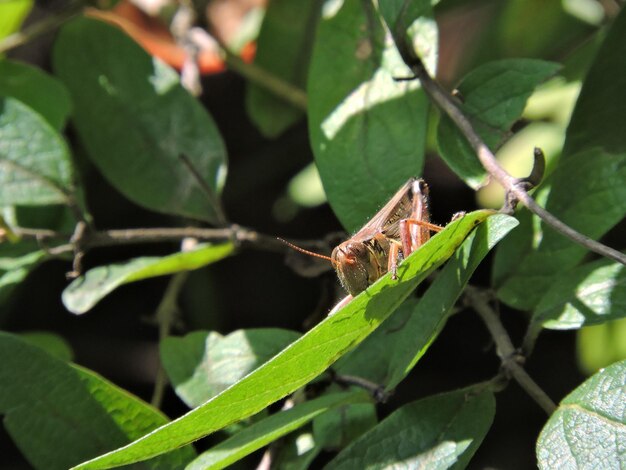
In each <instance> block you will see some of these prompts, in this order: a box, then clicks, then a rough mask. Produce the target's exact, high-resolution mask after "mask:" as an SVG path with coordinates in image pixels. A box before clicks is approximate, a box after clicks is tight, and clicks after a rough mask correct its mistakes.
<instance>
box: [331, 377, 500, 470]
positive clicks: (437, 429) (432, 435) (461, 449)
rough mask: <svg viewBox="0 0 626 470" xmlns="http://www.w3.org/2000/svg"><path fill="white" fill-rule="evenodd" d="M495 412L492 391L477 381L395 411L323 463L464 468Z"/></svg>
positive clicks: (334, 466) (339, 466)
mask: <svg viewBox="0 0 626 470" xmlns="http://www.w3.org/2000/svg"><path fill="white" fill-rule="evenodd" d="M494 414H495V398H494V396H493V394H492V393H491V392H489V391H481V390H480V388H479V387H478V386H476V387H474V388H467V389H462V390H456V391H454V392H449V393H444V394H441V395H435V396H432V397H428V398H424V399H423V400H419V401H416V402H413V403H410V404H408V405H405V406H403V407H401V408H400V409H398V410H396V411H394V412H393V413H392V414H391V415H389V417H388V418H386V419H384V420H383V421H381V423H380V424H379V425H378V426H376V427H375V428H374V429H372V430H371V431H369V432H368V433H366V434H365V435H363V436H362V437H361V438H360V439H358V440H357V441H355V442H354V443H352V445H350V446H348V447H347V448H346V449H344V450H343V451H342V452H341V453H339V455H338V456H337V457H336V458H335V459H334V460H332V461H331V462H330V463H329V464H328V465H326V467H324V468H325V470H331V469H353V468H367V469H372V470H374V469H383V468H396V467H397V468H429V469H446V468H457V469H461V468H465V466H466V465H467V463H468V462H469V460H470V459H471V458H472V456H473V455H474V453H475V452H476V449H478V446H479V445H480V443H481V442H482V440H483V438H484V437H485V434H487V431H488V430H489V428H490V427H491V422H492V421H493V416H494Z"/></svg>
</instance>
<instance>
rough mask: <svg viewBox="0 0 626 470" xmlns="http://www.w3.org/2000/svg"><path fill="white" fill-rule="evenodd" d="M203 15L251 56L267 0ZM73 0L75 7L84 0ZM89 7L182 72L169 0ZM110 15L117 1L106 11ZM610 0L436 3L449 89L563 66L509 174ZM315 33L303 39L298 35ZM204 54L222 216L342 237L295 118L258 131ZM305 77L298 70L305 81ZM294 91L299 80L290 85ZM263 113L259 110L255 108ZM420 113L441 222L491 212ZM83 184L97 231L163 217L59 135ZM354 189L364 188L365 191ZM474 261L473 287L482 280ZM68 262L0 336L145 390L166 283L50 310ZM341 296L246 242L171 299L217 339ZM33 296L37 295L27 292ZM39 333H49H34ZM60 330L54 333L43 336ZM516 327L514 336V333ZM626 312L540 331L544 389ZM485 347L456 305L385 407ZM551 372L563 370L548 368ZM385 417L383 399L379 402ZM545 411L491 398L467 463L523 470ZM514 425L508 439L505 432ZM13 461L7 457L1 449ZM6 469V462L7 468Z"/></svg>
mask: <svg viewBox="0 0 626 470" xmlns="http://www.w3.org/2000/svg"><path fill="white" fill-rule="evenodd" d="M196 3H201V4H202V5H200V7H199V11H206V12H207V16H206V18H201V20H202V22H203V23H204V24H207V25H211V27H212V28H214V29H215V32H216V34H217V35H218V36H221V38H222V39H223V40H224V41H225V42H226V43H227V44H229V46H230V47H231V48H232V49H233V50H234V51H238V52H239V53H240V54H241V55H242V57H244V58H245V59H247V60H250V59H252V57H253V55H254V46H253V44H254V42H255V41H256V39H257V37H258V34H259V32H260V31H261V24H262V19H263V15H264V12H265V7H266V5H265V2H264V1H263V0H256V1H252V0H249V1H247V0H237V1H234V0H229V1H218V0H213V1H210V0H205V1H201V0H197V2H196ZM79 6H80V7H82V5H79ZM68 7H69V8H75V7H76V5H75V3H74V2H66V1H63V0H54V1H32V0H0V41H2V38H7V37H10V35H11V34H12V33H15V32H17V31H19V30H21V29H22V30H23V28H28V27H29V26H30V25H34V24H37V23H38V22H40V21H42V20H43V21H45V20H47V19H49V18H52V17H53V16H54V15H56V14H58V12H60V11H61V12H62V11H64V10H65V9H66V8H68ZM90 7H91V8H94V9H98V10H100V11H101V12H103V14H106V15H112V14H115V15H118V20H119V22H120V24H123V25H124V26H125V27H126V29H127V30H132V31H131V32H132V35H133V37H135V38H136V39H138V40H140V42H141V43H142V44H143V45H144V47H146V48H147V49H148V50H149V51H150V52H151V53H154V54H157V55H160V56H161V57H162V58H163V59H164V60H166V61H167V62H169V63H170V64H171V65H172V66H174V67H178V68H180V67H181V65H182V63H181V57H182V56H184V52H181V51H180V50H177V49H176V47H175V46H176V45H175V43H174V42H173V41H172V40H171V38H169V39H168V35H169V33H168V32H167V30H168V27H167V24H168V21H169V20H171V18H172V14H173V11H174V10H175V6H174V5H172V4H171V3H169V2H168V1H166V0H163V1H162V2H149V1H139V0H136V1H135V2H134V3H133V2H130V1H128V0H122V1H120V2H114V1H107V0H102V1H97V0H96V1H94V2H93V3H92V4H91V6H90ZM111 8H113V10H111ZM619 8H620V4H619V3H618V2H617V1H615V0H506V1H504V0H441V1H440V2H438V3H437V5H436V6H435V13H436V19H437V23H438V26H439V36H440V51H439V63H438V77H439V79H440V80H441V81H442V82H443V84H444V85H446V86H448V87H454V86H456V85H457V84H458V83H459V80H460V78H461V77H462V76H463V75H464V74H465V73H467V72H468V71H470V70H472V69H474V68H475V67H476V66H478V65H480V64H483V63H486V62H488V61H492V60H495V59H503V58H508V57H532V58H540V59H546V60H550V61H555V62H558V63H561V64H562V65H563V69H562V70H561V72H560V76H559V78H555V79H552V80H550V81H548V82H546V83H544V84H543V85H541V86H540V87H539V88H538V89H537V90H536V91H535V92H534V93H533V95H532V96H531V98H530V99H529V101H528V103H527V106H526V108H525V110H524V114H523V119H522V120H521V121H520V122H518V123H517V124H516V128H515V130H516V131H517V132H516V133H515V135H514V137H513V138H511V139H510V140H509V141H508V142H507V143H506V144H505V145H503V146H502V147H501V148H500V149H499V150H498V152H497V157H498V158H499V160H500V161H501V162H502V164H503V165H504V167H505V168H506V169H507V170H509V171H510V172H511V173H512V174H514V175H516V176H525V175H527V174H528V173H529V170H530V166H531V164H532V162H531V158H530V156H531V155H532V149H533V148H534V147H541V148H542V149H543V150H544V152H545V154H546V157H547V159H548V172H549V171H550V169H551V168H552V167H553V166H554V162H556V161H557V160H558V158H559V155H560V152H561V150H562V147H563V142H564V135H565V129H566V126H567V124H568V122H569V118H570V115H571V112H572V109H573V106H574V104H575V101H576V98H577V96H578V93H579V91H580V86H581V80H582V78H583V77H584V75H585V72H586V70H587V68H588V67H589V65H590V62H591V60H592V59H593V56H594V53H595V51H596V49H597V47H598V45H599V44H600V42H601V40H602V38H603V37H604V34H605V25H606V24H608V23H609V22H610V20H611V18H612V17H614V16H615V15H616V14H617V12H618V10H619ZM55 35H56V31H55V30H52V31H51V32H48V33H47V34H44V35H41V36H37V37H34V38H33V39H32V40H30V41H28V42H27V43H25V44H24V45H22V46H20V47H17V48H14V49H12V50H11V51H10V52H9V53H8V57H9V58H12V59H17V60H22V61H25V62H28V63H31V64H33V65H36V66H38V67H40V68H42V69H44V70H50V68H51V47H52V44H53V42H54V39H55ZM309 40H310V41H312V38H311V37H310V38H309ZM203 60H204V61H201V65H202V67H201V72H202V76H201V80H200V83H201V85H202V90H203V92H202V94H201V95H200V97H199V99H200V101H201V102H202V104H203V105H204V106H206V108H207V109H208V110H209V111H210V113H211V115H212V116H213V117H214V119H215V122H216V124H217V126H218V128H219V131H220V133H221V135H222V137H223V139H224V142H225V145H226V148H227V151H228V155H229V174H228V179H227V181H226V185H225V187H224V194H223V204H224V207H225V210H226V212H227V213H228V214H229V216H230V219H231V220H232V221H234V222H236V223H238V224H240V225H242V226H246V227H252V228H254V229H256V230H259V231H261V232H263V233H267V234H271V235H276V236H283V237H293V238H301V239H323V238H324V237H325V236H327V235H328V234H329V233H333V232H337V231H338V230H339V231H340V230H341V226H340V225H339V223H338V221H337V219H336V218H335V216H334V214H333V213H332V211H331V210H330V209H329V207H328V205H327V204H326V198H325V194H324V190H323V186H322V184H321V182H320V179H319V174H318V172H317V170H316V167H315V166H314V165H313V164H312V160H313V157H312V153H311V149H310V146H309V137H308V130H307V124H306V122H305V118H304V114H303V113H301V112H298V111H297V110H296V111H294V113H293V116H292V118H291V119H290V120H288V121H287V122H285V123H284V124H283V125H282V126H281V127H282V128H271V129H268V128H266V127H264V126H263V125H262V124H260V122H263V121H262V118H260V117H259V116H256V117H255V113H254V112H250V110H251V107H252V108H253V109H254V105H253V104H251V102H252V101H254V100H255V99H258V97H256V98H255V96H254V93H255V91H254V89H252V88H251V86H250V85H248V84H247V83H246V81H245V79H243V78H242V77H241V75H239V74H238V73H236V72H234V71H233V70H232V69H229V68H228V67H226V66H225V65H224V63H223V62H222V60H221V58H219V57H206V58H205V59H203ZM304 76H305V75H303V77H304ZM299 85H300V86H301V87H303V88H304V87H305V85H306V84H305V83H304V82H303V81H301V82H300V83H299ZM256 106H258V103H257V105H256ZM438 119H439V116H438V113H437V111H436V110H434V109H432V108H431V111H430V114H429V121H428V134H427V135H428V144H427V150H426V161H425V168H424V177H425V179H426V180H427V181H428V182H429V184H430V187H431V201H432V202H431V204H432V211H433V220H434V221H436V222H438V223H445V222H446V221H448V220H449V219H450V217H451V215H452V214H453V213H455V212H457V211H461V210H465V211H469V210H472V209H474V208H476V207H499V206H500V205H501V201H502V197H503V193H502V190H501V189H500V187H499V186H497V185H495V184H488V185H486V186H485V187H483V188H481V189H480V190H479V191H478V192H477V193H474V192H473V191H472V190H470V189H469V188H467V187H466V186H465V185H464V184H463V183H462V182H461V181H460V180H459V179H458V178H457V177H456V176H455V175H454V174H453V173H452V172H451V171H450V170H449V169H447V167H446V166H445V165H444V164H443V163H442V162H441V160H439V158H438V157H437V145H436V135H435V134H436V131H435V130H436V124H437V122H438ZM67 133H68V136H69V139H70V141H71V142H72V143H73V145H74V149H75V154H76V155H75V157H76V161H77V163H78V165H79V167H80V169H81V173H82V175H83V178H84V181H85V187H87V188H89V190H88V192H87V197H88V204H89V207H90V210H91V213H92V214H93V216H94V218H95V219H96V220H97V221H98V225H99V228H103V229H104V228H124V227H158V226H167V225H170V224H171V223H172V218H171V217H169V216H165V215H162V214H157V213H155V212H151V211H148V210H146V209H144V208H141V207H139V206H137V205H135V204H133V203H132V202H130V201H129V200H127V199H126V198H124V197H123V196H121V195H120V194H119V193H118V192H117V191H116V190H114V189H113V188H112V187H111V186H110V185H109V184H108V183H107V182H106V181H105V180H104V178H103V177H102V176H101V175H100V174H99V173H98V172H97V171H96V170H95V168H94V167H93V165H92V163H90V161H89V160H88V159H87V158H85V156H84V155H82V154H81V153H82V152H83V149H81V148H80V144H79V143H78V142H77V140H76V139H75V134H74V131H73V130H72V129H71V128H70V129H68V130H67ZM367 190H368V189H367V188H363V191H367ZM625 231H626V226H624V224H623V223H622V224H621V225H618V226H617V227H616V228H614V229H613V230H611V231H610V232H609V233H608V234H607V235H606V236H605V238H604V240H605V241H606V243H607V244H609V245H611V243H612V242H613V241H617V240H623V239H624V236H625V235H626V233H625ZM175 248H176V247H175V245H173V244H161V245H145V246H141V247H139V248H138V247H132V246H131V247H116V248H106V249H99V250H94V251H92V252H90V253H89V254H88V256H87V257H86V259H85V266H86V267H87V268H89V267H92V266H97V265H100V264H105V263H111V262H114V261H118V260H123V259H127V258H129V257H131V256H136V255H137V250H138V249H139V250H140V251H141V253H140V254H141V255H146V256H147V255H165V254H167V253H170V252H171V251H172V249H175ZM487 265H488V263H485V264H484V265H483V266H481V267H480V268H479V270H478V273H477V278H476V279H475V280H474V282H475V283H477V284H484V285H487V284H488V275H489V273H488V270H487V268H486V266H487ZM68 270H69V264H68V262H65V261H59V260H57V261H52V262H48V263H46V264H44V265H41V266H40V267H38V268H36V269H35V270H34V272H32V273H30V274H29V275H28V277H27V279H26V280H25V281H24V282H23V283H21V284H20V285H19V286H18V287H17V288H16V289H15V290H14V292H12V295H11V296H10V298H9V299H8V301H6V302H4V303H3V304H2V306H0V325H1V328H2V329H4V330H8V331H12V332H23V333H24V335H25V337H26V338H28V339H30V340H33V341H36V342H37V343H38V344H42V343H46V344H48V346H47V347H46V349H48V350H51V351H55V352H56V354H59V355H60V356H61V357H73V359H74V361H76V362H77V363H79V364H81V365H84V366H86V367H88V368H91V369H94V370H97V371H99V372H100V373H102V374H103V375H104V376H106V377H107V378H109V379H110V380H112V381H113V382H115V383H116V384H118V385H120V386H122V387H124V388H126V389H128V390H130V391H132V392H134V393H136V394H138V395H139V396H141V397H143V398H145V399H149V398H150V394H151V392H152V388H153V384H154V380H155V377H156V374H157V368H158V360H159V359H158V343H157V337H158V331H157V328H156V325H155V322H154V312H155V309H156V308H157V304H158V302H159V300H160V299H159V297H158V296H155V295H154V292H162V291H163V290H164V289H165V286H166V284H167V280H166V279H163V278H157V279H151V280H147V281H144V282H143V283H138V284H133V285H129V286H127V287H124V288H122V289H119V290H118V291H116V292H115V293H113V294H112V295H110V296H109V297H107V298H106V299H105V300H103V301H102V302H101V303H100V304H98V305H97V306H96V307H95V308H94V309H93V311H92V312H91V313H90V314H89V315H86V316H83V317H76V316H73V315H71V314H69V313H68V312H67V311H66V310H65V308H64V307H63V305H62V303H61V296H60V293H61V291H62V290H63V289H64V287H65V286H66V280H65V273H66V272H67V271H68ZM338 292H339V286H338V284H337V281H336V280H335V276H334V273H333V272H331V271H330V269H329V270H327V271H326V272H324V273H323V274H322V275H321V276H317V277H315V278H304V277H301V276H298V275H297V274H295V273H294V272H293V271H292V270H291V269H290V268H289V267H288V266H287V265H286V264H285V260H284V259H283V257H282V256H280V255H277V254H273V253H267V252H259V251H246V252H244V253H243V254H241V255H239V256H237V257H231V258H228V259H226V260H224V261H222V262H221V263H219V264H216V265H214V266H209V267H207V268H203V269H200V270H197V271H194V272H192V273H191V274H190V275H189V278H188V281H187V283H186V286H185V288H184V291H183V295H182V298H181V311H182V316H181V318H180V319H179V323H180V325H181V329H180V330H178V331H181V332H182V331H193V330H198V329H207V330H213V331H218V332H220V333H223V334H226V333H228V332H231V331H233V330H237V329H240V328H255V327H282V328H289V329H292V330H297V331H303V330H304V329H305V328H307V327H309V326H310V325H311V324H313V323H315V322H316V321H317V320H319V319H320V318H322V316H323V315H324V314H325V312H326V311H328V308H329V307H330V306H331V305H332V304H333V301H334V299H335V297H336V296H337V294H338ZM34 293H36V294H34ZM502 318H503V321H504V322H505V324H506V326H507V328H508V329H509V331H511V333H512V335H513V336H514V337H515V339H517V340H519V337H520V335H522V334H523V331H524V326H525V324H526V321H527V319H526V318H525V316H524V314H523V313H520V312H516V311H512V310H510V309H507V308H504V307H503V311H502ZM44 331H45V332H46V333H44ZM51 333H55V335H51ZM516 335H517V336H516ZM624 338H626V321H624V320H620V321H615V322H612V323H607V324H604V325H599V326H593V327H587V328H583V329H581V330H580V331H578V332H577V333H575V332H555V331H546V332H545V333H544V336H542V338H541V340H540V342H539V343H538V345H537V351H536V352H535V353H534V357H537V358H541V359H540V360H531V361H530V362H529V363H528V370H529V372H530V373H531V375H532V376H533V377H534V378H535V379H536V380H537V381H538V382H539V383H541V384H542V386H543V387H544V389H545V390H546V391H547V392H548V394H549V395H551V396H555V397H560V396H563V395H564V394H565V393H567V392H568V391H569V390H571V389H572V388H573V387H574V386H575V385H577V384H578V383H580V382H581V380H582V379H583V377H584V375H586V374H591V373H593V372H595V371H596V370H598V369H599V368H601V367H604V366H605V365H607V364H610V363H611V362H614V361H616V360H618V359H621V358H624V357H626V349H625V347H624V345H625V344H626V341H625V340H624ZM489 347H490V340H489V338H488V335H487V333H486V332H485V331H484V329H483V328H482V325H480V323H479V322H478V321H476V319H475V318H474V317H473V316H472V315H471V314H469V313H467V312H462V313H460V314H458V315H455V316H454V317H453V318H452V319H451V320H450V324H449V325H448V328H446V329H445V330H444V332H443V333H442V335H441V337H440V338H439V339H438V341H437V342H436V343H435V344H434V346H433V347H432V349H431V351H430V354H428V355H427V356H426V357H425V358H424V359H423V361H422V362H420V364H419V366H418V372H419V373H418V374H417V377H409V378H408V379H407V380H405V381H404V382H403V383H402V384H401V385H400V386H399V388H398V390H397V393H396V396H395V398H394V401H395V403H396V404H397V403H403V402H405V401H408V400H410V399H413V398H414V397H415V395H416V394H417V395H418V396H426V395H429V394H432V393H434V392H439V391H441V390H448V389H452V388H455V387H460V386H463V385H465V384H466V383H467V382H468V381H472V380H474V379H475V378H476V377H477V376H478V377H481V376H483V377H485V378H486V377H488V376H489V375H490V374H491V373H492V372H493V370H494V369H495V368H496V367H497V362H496V359H495V357H493V356H489V359H488V360H485V349H487V348H489ZM555 371H558V373H555ZM164 409H165V411H166V413H167V414H169V415H170V416H177V415H179V414H181V413H182V412H183V411H184V410H185V409H186V408H185V407H184V405H183V404H182V403H181V402H180V401H178V399H177V398H176V396H175V395H174V393H173V392H171V391H168V392H167V395H166V400H165V402H164ZM382 409H383V413H384V412H385V407H384V406H383V407H382ZM543 422H544V416H543V413H542V412H541V410H539V409H538V408H537V407H536V406H534V404H533V403H532V402H531V401H530V399H529V398H528V397H527V396H525V395H524V394H523V392H521V391H520V390H519V389H518V388H517V387H509V388H508V389H507V390H506V391H504V392H503V393H502V394H500V395H498V413H497V414H496V418H495V422H494V426H493V429H492V430H491V431H490V432H489V434H488V436H487V437H486V439H485V442H484V445H483V446H482V447H481V448H480V449H479V451H478V452H477V454H476V457H475V459H474V460H473V462H472V467H473V468H484V467H486V466H492V467H503V468H520V469H521V468H530V467H532V466H534V462H535V458H534V445H535V444H534V443H535V439H536V436H537V434H538V431H539V430H540V429H541V426H542V425H543ZM512 429H514V431H512V432H511V430H512ZM0 446H1V448H2V452H1V455H2V456H3V457H2V460H3V462H0V466H2V467H3V468H27V467H24V465H25V464H24V462H22V461H21V460H20V457H19V453H18V452H17V450H16V449H15V448H14V447H13V444H12V443H11V441H10V439H8V437H7V436H6V435H5V434H2V435H1V437H0ZM6 456H11V457H6ZM6 465H8V466H6Z"/></svg>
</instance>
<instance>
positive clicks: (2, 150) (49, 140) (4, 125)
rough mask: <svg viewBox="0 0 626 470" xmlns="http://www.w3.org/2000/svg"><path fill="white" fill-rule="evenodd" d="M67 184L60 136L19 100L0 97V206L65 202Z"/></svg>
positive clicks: (68, 174)
mask: <svg viewBox="0 0 626 470" xmlns="http://www.w3.org/2000/svg"><path fill="white" fill-rule="evenodd" d="M71 185H72V166H71V161H70V156H69V153H68V149H67V146H66V144H65V142H64V141H63V139H62V138H61V136H60V135H59V134H58V133H57V132H56V131H55V130H54V129H53V128H52V127H51V126H50V124H48V123H47V122H46V121H45V120H44V119H43V117H41V116H40V115H39V114H37V113H36V112H34V111H33V110H32V109H31V108H29V107H28V106H26V105H25V104H23V103H22V102H20V101H18V100H16V99H15V98H6V97H5V98H3V97H0V207H2V206H11V205H16V204H20V205H45V204H62V203H66V202H67V200H68V194H69V192H70V190H71Z"/></svg>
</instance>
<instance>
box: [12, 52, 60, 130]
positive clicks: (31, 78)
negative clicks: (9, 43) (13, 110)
mask: <svg viewBox="0 0 626 470" xmlns="http://www.w3.org/2000/svg"><path fill="white" fill-rule="evenodd" d="M0 95H4V96H11V97H13V98H16V99H18V100H20V101H21V102H22V103H24V104H26V105H28V106H30V107H31V108H32V109H33V110H34V111H36V112H37V113H39V114H41V116H42V117H43V118H45V119H46V121H48V124H50V125H51V126H52V127H53V128H55V129H56V130H57V131H61V130H62V129H63V127H64V126H65V121H66V120H67V118H68V116H69V114H70V110H71V107H72V103H71V100H70V94H69V92H68V91H67V89H66V88H65V86H63V84H62V83H61V82H60V81H58V80H57V79H55V78H54V77H52V76H50V75H48V74H46V73H44V72H43V71H42V70H40V69H38V68H36V67H32V66H30V65H27V64H23V63H21V62H17V61H14V60H6V59H5V60H0Z"/></svg>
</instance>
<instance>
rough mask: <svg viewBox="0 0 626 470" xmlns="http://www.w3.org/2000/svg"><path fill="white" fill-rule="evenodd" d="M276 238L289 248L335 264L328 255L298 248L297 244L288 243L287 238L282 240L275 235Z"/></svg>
mask: <svg viewBox="0 0 626 470" xmlns="http://www.w3.org/2000/svg"><path fill="white" fill-rule="evenodd" d="M276 239H277V240H280V241H281V242H283V243H284V244H285V245H287V246H288V247H289V248H293V249H294V250H296V251H299V252H300V253H304V254H305V255H309V256H315V257H316V258H322V259H325V260H327V261H330V262H331V263H332V264H337V261H335V260H334V259H332V258H331V257H330V256H325V255H320V254H319V253H314V252H313V251H309V250H305V249H304V248H300V247H299V246H296V245H294V244H293V243H289V242H288V241H287V240H283V239H282V238H280V237H276Z"/></svg>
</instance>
